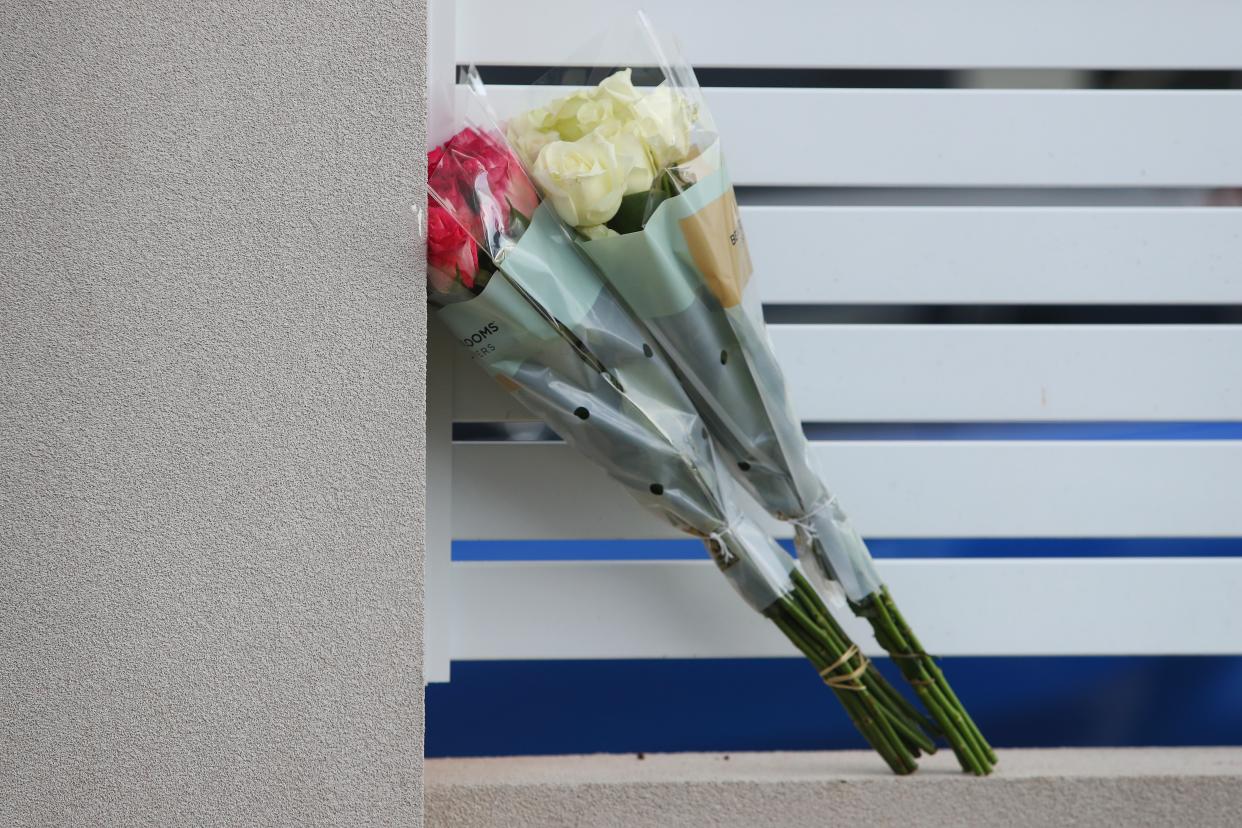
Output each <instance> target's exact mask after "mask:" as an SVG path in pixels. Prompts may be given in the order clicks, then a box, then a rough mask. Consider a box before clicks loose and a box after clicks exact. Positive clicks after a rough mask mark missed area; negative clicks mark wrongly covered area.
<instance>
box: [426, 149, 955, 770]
mask: <svg viewBox="0 0 1242 828" xmlns="http://www.w3.org/2000/svg"><path fill="white" fill-rule="evenodd" d="M428 188H429V191H430V197H429V202H428V204H427V209H426V229H427V264H428V268H427V272H428V275H427V286H428V296H429V299H430V302H431V304H432V305H433V306H434V307H435V308H436V315H437V316H438V317H439V318H440V319H441V320H443V322H444V323H445V324H446V325H447V326H448V327H449V329H450V330H451V331H452V332H453V334H454V335H455V336H456V337H457V339H458V340H460V341H461V343H462V344H463V345H464V346H465V347H466V348H469V349H470V352H471V354H472V357H473V359H474V361H475V362H477V363H478V364H479V365H481V366H482V367H483V369H484V370H486V371H487V372H488V373H489V374H490V375H491V376H492V377H493V378H494V379H495V380H496V381H497V382H499V383H500V384H501V385H502V386H503V387H504V388H505V389H506V390H508V391H509V392H510V393H512V394H513V395H514V396H515V397H517V399H518V400H519V401H520V402H521V403H522V404H523V405H524V406H525V407H526V408H528V409H529V410H530V411H531V412H533V413H534V414H535V415H537V416H538V417H540V418H542V419H543V420H544V421H545V422H546V423H547V424H548V425H549V426H551V427H552V428H553V429H555V430H556V431H557V433H558V434H560V436H561V437H562V438H563V439H564V440H565V442H566V443H568V444H569V445H570V446H572V447H573V448H574V449H576V450H577V451H579V452H580V453H582V454H583V455H585V456H586V457H588V458H589V459H591V460H592V461H593V462H594V463H595V464H596V465H598V466H599V467H601V468H602V469H603V470H604V471H605V472H607V473H608V474H609V475H610V476H611V477H612V478H613V479H614V480H616V481H617V482H618V483H620V484H621V485H622V486H624V487H625V489H626V490H627V491H628V492H629V493H630V494H631V495H633V496H634V497H635V498H636V499H637V500H638V501H639V502H641V503H642V504H644V505H645V506H647V507H648V508H650V509H651V510H653V511H655V512H657V513H659V514H660V515H662V516H663V517H664V518H665V519H666V520H668V521H669V522H670V523H671V524H672V525H674V526H676V527H677V528H678V529H680V530H682V531H685V532H687V533H689V534H691V535H694V536H696V537H699V538H701V539H703V541H704V543H705V545H706V546H707V550H708V552H709V554H710V555H711V557H712V558H713V559H714V560H715V562H716V564H717V566H718V568H719V569H720V571H721V572H722V573H723V574H724V575H725V577H726V578H727V579H728V580H729V582H730V583H731V584H732V586H733V587H734V589H735V590H736V591H737V592H738V593H739V594H740V595H741V597H742V598H743V599H744V600H745V601H746V602H747V603H748V604H749V605H750V606H751V607H752V608H754V609H755V610H756V611H758V612H760V613H762V614H763V615H764V616H766V617H767V618H769V619H771V620H772V621H773V622H774V623H775V624H776V625H777V626H778V627H779V628H780V629H781V630H782V631H783V632H784V633H785V634H786V635H787V636H788V637H789V639H790V640H791V641H792V642H793V643H794V644H795V645H796V646H797V647H798V648H799V649H800V650H801V651H802V652H804V653H805V654H806V656H807V658H809V659H810V660H811V662H812V663H813V664H814V665H815V667H816V669H817V670H818V671H819V672H820V673H821V675H822V676H823V677H824V680H825V682H826V683H827V684H828V685H829V686H830V687H831V688H832V689H833V690H834V691H835V693H836V695H837V697H838V698H839V699H840V701H841V703H842V704H843V705H844V706H845V708H846V710H847V711H848V713H849V715H850V716H851V718H852V719H853V721H854V723H855V724H856V726H857V727H858V728H859V730H860V731H861V732H862V734H863V735H864V737H865V738H866V739H867V740H868V741H869V743H870V744H871V745H872V746H873V747H874V748H875V749H876V750H877V751H878V752H879V753H880V754H881V756H883V758H884V759H885V761H886V762H887V763H888V764H889V766H890V767H891V768H892V769H893V770H894V771H896V772H898V773H908V772H910V771H912V770H914V769H915V767H916V765H915V762H914V759H915V757H917V756H918V755H919V754H920V752H922V751H928V752H930V751H932V750H934V743H933V742H932V740H931V738H930V737H929V736H928V735H927V733H926V732H925V729H926V728H927V727H929V725H928V723H927V722H926V720H924V719H923V718H921V717H920V715H919V713H918V711H917V710H916V709H915V708H914V707H913V705H911V704H910V703H909V702H907V701H906V700H905V699H904V698H902V697H901V695H900V694H899V693H897V691H896V690H894V689H893V688H892V687H891V686H890V685H889V684H888V683H887V682H886V681H885V680H884V679H883V677H882V676H881V675H880V674H879V673H878V672H877V671H876V670H875V669H874V667H872V666H871V665H869V664H867V663H866V662H865V661H864V660H863V659H862V658H861V657H860V656H859V655H858V648H857V647H856V646H854V645H853V643H852V642H850V641H849V640H848V639H847V638H846V637H845V635H844V634H843V633H842V632H841V630H840V628H839V627H838V626H837V625H836V624H835V622H833V621H832V619H831V616H830V615H829V613H828V611H827V609H826V608H825V606H824V604H823V602H822V601H821V600H820V598H819V596H818V595H817V594H816V593H815V591H814V590H813V589H812V588H811V587H810V585H809V583H808V582H807V581H806V579H805V578H804V577H803V576H802V574H801V572H800V571H799V570H798V568H797V566H796V564H795V562H794V560H793V559H792V558H791V557H790V556H789V555H788V554H787V553H786V552H785V551H784V550H783V549H781V547H780V546H779V545H777V544H776V543H775V542H774V541H773V540H772V539H771V538H770V537H768V536H767V534H766V533H765V532H764V531H763V530H762V529H761V528H760V527H759V526H758V525H757V524H755V523H754V522H753V520H752V519H750V518H748V517H747V516H746V515H745V514H744V513H742V512H741V511H740V510H739V509H738V507H737V505H736V502H735V500H734V498H733V491H732V489H733V485H734V484H733V482H732V480H731V479H730V477H729V475H728V473H727V472H726V471H725V470H724V469H723V466H722V462H721V460H720V458H719V456H718V454H717V451H716V448H715V446H714V444H713V442H712V440H711V439H710V436H709V433H708V429H707V428H706V427H705V426H704V422H703V420H702V419H701V418H700V416H699V414H698V412H697V411H696V407H695V403H694V401H693V400H692V399H691V398H690V397H689V396H688V395H687V394H686V392H685V390H684V389H683V387H682V385H681V383H680V381H679V380H678V377H677V375H676V374H675V373H674V371H673V369H672V367H671V366H670V365H669V363H668V361H667V358H666V355H665V354H664V352H663V349H662V348H661V347H660V346H659V344H657V343H656V342H654V341H653V340H652V339H651V337H650V336H649V335H648V334H647V332H646V331H645V330H644V329H643V327H642V325H641V324H640V323H639V322H638V321H637V320H636V319H635V318H634V317H633V316H632V315H631V314H630V312H629V310H628V309H627V308H626V307H625V305H624V303H622V302H621V300H620V299H619V298H618V297H617V296H616V294H615V293H614V292H613V290H612V289H611V288H609V287H608V286H607V285H606V284H605V283H604V281H603V279H602V278H601V277H600V275H599V273H598V272H597V270H596V269H595V268H594V267H593V266H592V265H591V264H590V262H589V261H587V260H586V259H584V258H583V257H582V256H581V255H580V253H579V251H578V250H577V248H576V245H575V244H574V241H573V239H572V237H571V236H570V235H569V234H568V233H567V232H566V229H565V228H564V226H563V225H562V224H561V222H560V221H559V219H558V217H557V214H556V211H555V210H553V209H552V208H551V206H550V205H549V204H548V203H547V202H544V203H540V201H539V199H538V197H537V196H536V194H535V190H534V188H533V187H532V186H531V183H530V181H529V180H528V179H527V178H526V176H525V174H524V173H523V171H522V168H521V165H520V163H519V162H518V161H517V159H516V158H514V157H513V155H512V154H511V153H510V152H509V150H508V148H507V147H506V145H505V144H504V141H503V139H502V138H501V137H500V136H499V135H495V134H491V133H488V132H486V131H481V130H477V129H473V128H467V129H464V130H462V131H461V132H460V133H458V134H457V135H456V136H454V137H453V138H452V139H451V140H450V141H448V142H447V143H446V144H445V145H444V146H442V147H438V148H437V149H435V150H433V151H432V152H431V153H430V154H429V157H428Z"/></svg>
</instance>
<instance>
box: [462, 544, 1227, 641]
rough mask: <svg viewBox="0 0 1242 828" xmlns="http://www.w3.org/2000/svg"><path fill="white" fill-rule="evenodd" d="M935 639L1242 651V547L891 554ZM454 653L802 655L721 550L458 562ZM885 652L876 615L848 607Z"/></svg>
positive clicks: (892, 580) (902, 588)
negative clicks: (1079, 554)
mask: <svg viewBox="0 0 1242 828" xmlns="http://www.w3.org/2000/svg"><path fill="white" fill-rule="evenodd" d="M879 566H880V572H881V576H882V577H883V578H884V580H885V581H886V582H887V583H888V585H889V586H890V588H891V589H892V591H893V595H894V597H895V598H896V599H897V601H898V603H899V605H900V606H901V608H902V612H903V613H904V614H905V616H906V618H908V619H909V620H910V621H911V623H912V624H913V626H914V628H915V629H916V630H917V631H918V635H919V638H920V639H921V641H922V643H923V645H924V646H925V647H927V648H928V650H929V651H930V652H934V653H937V654H939V655H946V656H958V655H972V656H990V655H1008V656H1030V655H1144V654H1147V655H1166V654H1238V653H1242V612H1239V611H1238V604H1237V596H1238V595H1239V594H1242V560H1240V559H1221V558H1213V559H1205V558H1192V559H1168V558H1143V559H1134V558H1110V559H1099V560H1091V559H1084V560H1064V559H1056V560H1047V559H1044V560H1040V559H1036V560H1030V559H1024V560H987V561H979V560H973V561H969V560H940V561H909V560H902V561H881V562H880V564H879ZM454 576H455V578H456V581H455V586H456V589H457V592H456V599H455V600H454V602H453V605H454V607H455V609H456V626H455V628H454V631H455V633H456V641H455V643H454V650H453V657H454V658H455V659H552V658H588V659H603V658H742V657H763V656H795V655H796V653H795V651H794V649H793V647H792V645H790V643H789V642H788V641H787V640H786V639H785V638H784V637H783V636H782V635H781V634H780V632H779V631H778V630H777V629H776V628H775V627H774V626H773V625H772V624H771V623H769V622H768V621H766V620H764V619H763V618H762V617H761V616H759V615H758V614H756V613H755V612H753V611H752V610H751V609H749V608H748V607H747V606H746V605H745V604H743V603H742V601H741V600H740V599H739V598H738V597H737V595H735V594H734V593H733V591H732V589H731V588H730V587H729V586H728V584H727V582H726V581H725V579H724V578H723V577H721V575H720V574H719V573H718V572H717V571H716V570H715V567H714V566H713V564H711V563H710V562H708V561H701V562H700V561H641V562H633V563H617V562H610V563H602V562H540V563H486V564H484V563H469V564H462V563H459V564H454ZM838 617H839V618H840V619H841V620H842V621H843V622H844V624H845V627H846V629H847V631H848V632H849V633H850V635H851V637H853V638H854V640H856V641H858V642H859V644H860V645H861V646H862V647H863V648H864V649H865V650H867V652H868V653H870V654H872V655H876V654H879V652H880V651H879V649H878V648H877V647H876V646H875V644H874V642H873V640H872V637H871V635H870V631H869V629H868V628H867V626H866V624H865V623H863V622H860V621H858V620H857V619H855V618H854V617H853V616H852V615H851V614H850V613H849V612H842V613H838Z"/></svg>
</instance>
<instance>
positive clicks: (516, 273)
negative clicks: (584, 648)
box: [437, 206, 794, 612]
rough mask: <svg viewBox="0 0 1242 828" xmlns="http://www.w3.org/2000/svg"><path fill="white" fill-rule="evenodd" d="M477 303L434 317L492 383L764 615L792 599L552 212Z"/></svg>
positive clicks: (771, 555)
mask: <svg viewBox="0 0 1242 828" xmlns="http://www.w3.org/2000/svg"><path fill="white" fill-rule="evenodd" d="M493 259H494V260H495V262H496V264H497V266H498V268H499V269H498V270H497V272H496V273H495V274H494V275H493V276H492V278H491V280H490V281H489V282H488V284H487V287H486V288H485V289H484V290H483V292H482V293H481V294H479V295H478V296H477V297H474V298H472V299H469V300H467V301H461V302H456V303H453V304H449V305H446V306H444V307H443V308H440V309H439V310H438V311H437V316H438V317H439V318H440V319H441V320H442V321H443V322H444V323H445V324H446V325H447V326H448V328H449V329H450V330H451V331H452V332H453V335H454V336H455V337H456V338H457V339H458V340H459V341H460V342H461V343H462V345H463V346H465V347H467V348H469V349H470V351H471V354H472V356H473V358H474V360H475V361H476V362H478V363H479V364H480V365H481V366H482V367H483V368H484V369H485V370H486V371H487V372H488V373H489V374H490V375H491V376H492V377H493V378H494V379H495V380H496V381H497V382H499V383H500V384H501V385H502V386H503V387H504V388H505V389H506V390H508V391H509V392H510V393H511V394H513V396H514V397H516V398H517V399H518V401H519V402H521V403H522V404H523V405H524V406H525V407H526V408H527V409H529V410H530V411H531V412H532V413H533V414H535V415H536V416H538V417H539V418H541V419H542V420H543V421H544V422H546V423H547V424H548V425H549V426H551V427H552V428H553V429H554V430H555V431H556V432H557V433H558V434H559V435H560V436H561V437H562V438H563V439H564V440H565V442H566V443H568V444H569V445H570V446H572V447H573V448H574V449H576V450H577V451H578V452H579V453H581V454H583V455H584V456H586V457H587V458H589V459H590V460H591V461H592V462H594V463H595V464H596V465H598V466H600V467H601V468H602V469H603V470H604V471H605V472H607V473H608V475H609V476H610V477H612V478H613V479H614V480H616V481H617V482H618V483H620V484H621V485H622V486H624V487H625V488H626V490H627V491H628V492H629V493H630V494H631V495H632V496H633V497H634V498H635V499H637V500H638V501H639V502H640V503H642V504H643V505H644V506H646V507H648V508H649V509H651V510H652V511H655V512H657V513H659V514H660V515H662V516H663V517H664V518H665V519H666V520H668V521H669V522H670V523H672V524H673V525H674V526H676V527H677V528H679V529H681V530H683V531H685V532H688V533H690V534H693V535H695V536H697V537H699V538H702V539H703V540H704V542H705V544H706V545H707V547H708V551H709V553H710V554H711V555H712V557H713V559H714V560H715V561H716V563H717V565H718V566H719V568H720V569H721V571H722V572H723V573H724V575H725V577H726V578H728V579H729V582H730V583H731V584H732V585H733V587H734V589H736V590H737V592H738V593H739V594H740V595H741V596H742V598H743V599H744V600H745V601H746V602H747V603H748V604H749V605H750V606H751V607H752V608H754V609H755V610H756V611H758V612H763V611H764V610H766V609H768V608H769V607H770V606H771V605H772V604H774V603H776V602H777V601H779V600H780V599H781V598H782V597H784V596H786V595H788V594H789V593H790V592H792V591H793V583H792V581H791V579H790V574H789V573H790V570H791V569H792V568H793V565H794V563H793V559H792V558H791V557H790V556H789V555H788V554H786V553H785V551H784V550H783V549H781V548H780V547H779V546H778V545H777V544H776V543H775V542H773V541H772V539H771V538H769V537H768V536H767V535H766V533H764V532H763V530H762V529H760V528H759V527H758V526H757V525H756V524H755V523H754V522H753V521H751V520H750V519H749V518H746V517H745V516H744V515H743V514H742V513H741V512H740V511H739V510H738V508H737V506H736V505H735V502H734V499H733V498H732V496H731V489H732V486H733V483H732V481H731V480H730V479H729V475H728V472H727V471H725V470H724V469H723V468H722V464H721V463H720V461H719V459H718V456H717V453H716V451H715V449H714V447H713V444H712V442H711V440H710V438H709V436H708V433H707V430H706V428H705V427H704V424H703V422H702V420H701V419H700V418H699V416H698V413H697V412H696V410H695V406H694V403H693V401H692V400H691V399H690V398H689V397H687V396H686V394H685V392H684V391H683V389H682V387H681V384H680V383H679V381H678V379H677V376H676V374H675V373H674V372H673V371H672V369H671V368H670V367H669V365H668V363H667V361H666V359H665V357H664V355H663V354H662V353H661V352H660V350H659V349H658V347H653V344H652V343H651V342H650V341H649V338H648V336H647V335H646V334H645V333H644V331H643V330H642V328H641V326H640V325H638V324H637V323H636V322H635V320H634V319H633V317H632V316H631V315H630V314H629V312H628V311H627V310H626V308H625V306H624V304H623V303H622V302H621V301H620V300H619V299H618V298H617V297H616V295H615V294H614V293H613V291H612V290H610V289H609V288H608V287H607V286H606V285H605V284H604V282H603V281H602V279H601V278H600V276H599V274H598V273H597V272H596V271H595V269H594V268H593V267H592V266H591V265H590V263H589V262H587V261H586V260H584V259H583V258H582V257H581V255H580V254H579V253H578V251H577V250H576V249H575V246H574V244H573V242H572V241H571V240H570V239H569V238H568V236H567V235H566V234H565V232H564V230H563V228H562V227H561V225H560V223H559V222H558V221H557V219H556V217H555V216H554V215H553V214H552V213H551V211H550V210H549V209H548V208H546V207H544V206H540V208H539V209H538V210H537V211H536V212H535V215H534V216H533V217H532V223H531V226H530V227H529V228H527V229H526V231H525V232H524V233H523V234H522V236H521V238H520V239H519V240H518V241H517V242H516V243H512V242H509V241H506V242H505V245H504V246H502V247H501V249H499V250H497V251H495V253H494V255H493Z"/></svg>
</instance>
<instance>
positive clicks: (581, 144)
mask: <svg viewBox="0 0 1242 828" xmlns="http://www.w3.org/2000/svg"><path fill="white" fill-rule="evenodd" d="M531 172H532V175H533V176H534V179H535V183H536V184H537V185H538V186H539V189H540V190H541V191H542V192H543V195H544V198H546V199H547V200H548V201H550V202H552V206H553V208H555V210H556V212H557V214H558V215H560V217H561V218H562V219H564V220H565V223H566V224H569V225H572V226H574V227H586V226H589V225H592V224H603V223H605V222H607V221H608V220H609V219H611V218H612V217H613V216H615V215H616V214H617V209H618V208H619V207H620V206H621V197H622V196H624V195H625V183H626V182H625V179H626V172H627V171H626V170H622V169H621V168H620V166H619V165H618V163H617V151H616V150H615V149H614V148H613V145H612V144H611V143H610V142H609V141H607V140H605V139H604V138H602V137H600V136H599V135H597V134H595V133H593V132H592V133H591V134H589V135H587V136H585V137H583V138H580V139H578V140H577V141H553V142H552V143H551V144H548V145H547V146H545V147H544V148H543V149H542V150H540V152H539V157H538V158H536V159H535V163H534V166H533V169H532V171H531Z"/></svg>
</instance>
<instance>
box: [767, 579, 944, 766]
mask: <svg viewBox="0 0 1242 828" xmlns="http://www.w3.org/2000/svg"><path fill="white" fill-rule="evenodd" d="M792 575H793V579H794V590H793V592H791V593H790V594H788V595H786V596H785V597H783V598H782V599H781V600H780V601H778V602H777V603H775V604H773V605H772V606H771V607H769V608H768V610H767V611H766V612H765V613H764V614H765V615H767V617H768V618H770V619H772V621H773V622H774V623H775V624H776V625H777V627H779V628H780V630H781V632H783V633H784V634H785V636H786V637H787V638H788V639H789V640H790V641H791V642H793V644H794V646H795V647H797V648H798V649H799V650H800V651H801V652H802V654H803V655H805V656H806V657H807V659H808V660H810V662H811V663H812V664H813V665H814V666H815V669H816V670H817V671H818V672H819V674H820V676H821V677H822V678H823V679H824V683H825V684H827V685H828V686H829V687H830V688H832V690H833V692H834V693H835V694H836V696H837V698H838V699H839V700H840V701H841V704H842V706H844V707H845V710H846V712H847V713H848V714H849V717H850V719H851V720H852V721H853V722H854V725H855V727H857V728H858V730H859V731H860V732H861V733H862V735H863V737H864V738H865V739H866V740H867V742H868V743H869V744H870V745H871V746H872V747H873V748H874V749H875V750H876V752H877V753H879V754H880V756H881V757H882V758H883V759H884V761H885V762H886V763H887V764H888V766H889V767H890V768H891V769H892V770H893V772H894V773H898V774H908V773H912V772H914V771H915V770H916V769H917V768H918V764H917V763H916V762H915V759H916V758H917V757H918V756H919V755H921V754H922V753H934V752H935V749H936V748H935V743H934V742H933V741H932V739H931V738H930V737H929V735H928V732H927V731H930V732H931V733H936V734H938V730H937V729H936V727H935V725H934V723H932V722H930V721H928V720H927V719H926V718H925V717H923V716H922V715H921V714H920V713H919V712H918V711H917V709H915V707H914V706H913V705H912V704H910V702H908V701H907V700H906V699H904V698H903V697H902V696H901V695H900V694H899V693H898V692H897V691H896V690H895V689H894V688H893V687H892V686H891V685H890V684H889V683H888V682H887V680H885V678H884V677H883V675H881V674H880V673H879V671H878V670H876V669H875V667H874V665H872V664H871V663H870V662H869V661H868V660H867V658H866V657H865V656H864V655H863V654H862V653H861V652H860V651H859V649H858V647H857V646H856V645H855V644H854V643H853V642H851V641H850V640H849V638H848V637H847V636H846V635H845V633H844V631H842V630H841V628H840V626H838V625H837V623H836V622H835V620H833V619H832V617H831V615H830V614H829V613H828V610H827V608H826V607H825V606H824V605H823V602H822V601H820V599H819V596H817V595H816V594H815V592H814V590H813V589H812V588H811V586H810V584H809V583H807V581H806V579H805V578H804V577H803V576H802V574H801V573H800V572H798V571H797V570H796V569H795V570H794V571H793V573H792Z"/></svg>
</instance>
